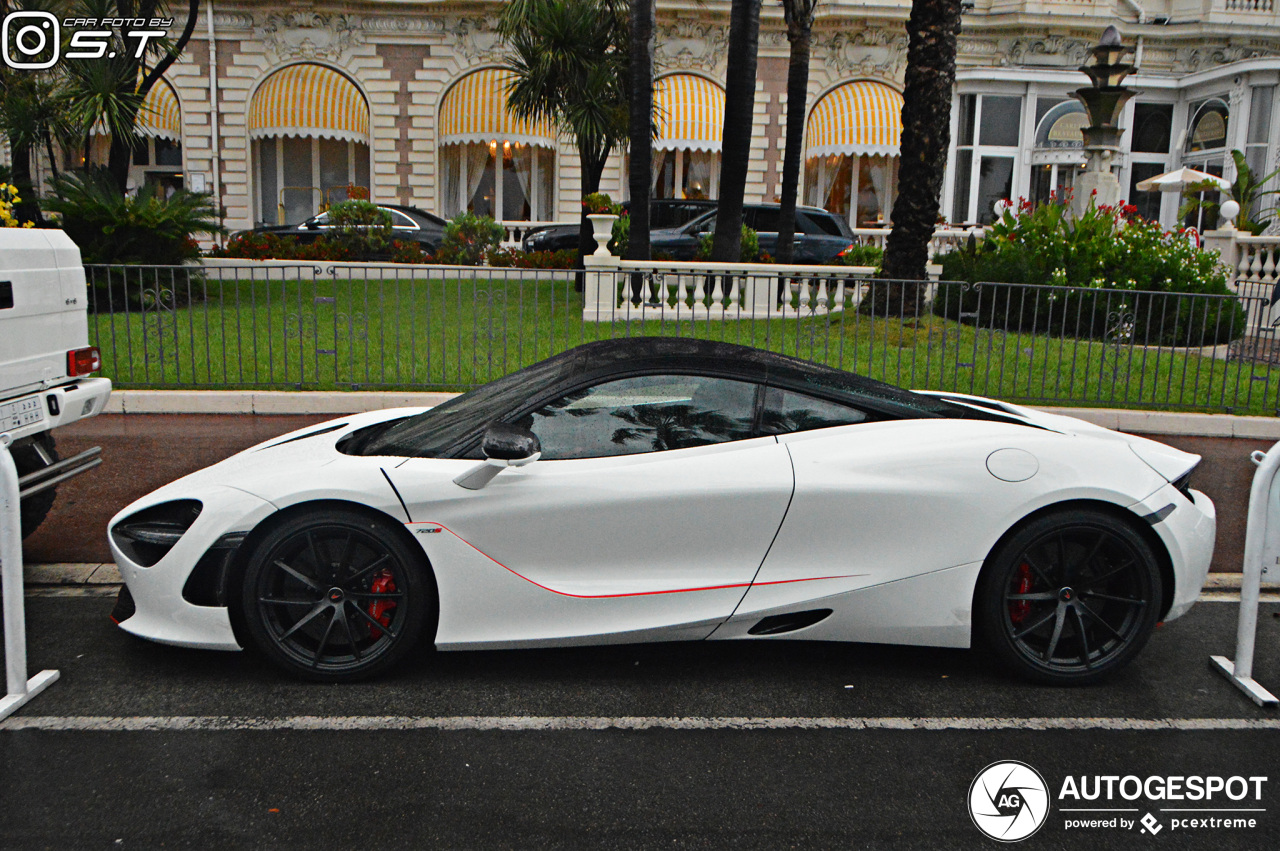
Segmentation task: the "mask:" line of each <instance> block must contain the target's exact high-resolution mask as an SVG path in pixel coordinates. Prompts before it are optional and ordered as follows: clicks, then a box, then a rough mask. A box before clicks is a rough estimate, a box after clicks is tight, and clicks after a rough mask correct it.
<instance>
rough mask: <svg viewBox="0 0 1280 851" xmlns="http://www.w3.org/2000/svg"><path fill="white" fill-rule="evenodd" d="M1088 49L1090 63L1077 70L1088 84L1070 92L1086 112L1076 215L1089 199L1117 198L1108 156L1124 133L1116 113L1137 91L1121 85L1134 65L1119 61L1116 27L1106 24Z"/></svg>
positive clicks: (1107, 200)
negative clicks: (1086, 123)
mask: <svg viewBox="0 0 1280 851" xmlns="http://www.w3.org/2000/svg"><path fill="white" fill-rule="evenodd" d="M1090 53H1092V54H1093V63H1092V64H1086V65H1081V66H1080V71H1081V73H1083V74H1085V75H1087V76H1088V77H1089V81H1090V83H1091V85H1089V86H1085V87H1084V88H1082V89H1076V90H1075V91H1074V92H1072V93H1071V94H1072V96H1073V97H1074V98H1075V99H1076V100H1078V101H1080V103H1082V104H1084V109H1085V112H1086V113H1087V114H1088V116H1089V126H1088V127H1085V128H1084V129H1083V130H1082V131H1081V133H1082V134H1083V135H1084V153H1085V166H1084V174H1083V175H1081V177H1080V180H1079V181H1077V183H1076V195H1075V212H1076V215H1081V214H1082V213H1084V211H1085V210H1087V209H1088V208H1089V203H1090V201H1091V200H1092V201H1093V202H1094V203H1096V204H1113V205H1114V204H1116V203H1118V202H1119V201H1120V181H1119V180H1118V179H1117V178H1116V176H1115V175H1114V174H1113V173H1112V172H1111V159H1112V158H1113V157H1114V156H1115V155H1117V154H1119V153H1120V136H1121V135H1122V134H1123V133H1124V130H1123V128H1121V127H1118V126H1117V123H1118V122H1119V120H1120V113H1121V111H1122V110H1123V109H1124V105H1125V104H1126V103H1128V101H1129V98H1131V97H1133V96H1134V95H1136V94H1137V92H1136V91H1134V90H1133V89H1130V88H1127V87H1125V86H1124V85H1122V83H1123V82H1124V78H1125V77H1127V76H1129V75H1130V74H1132V73H1133V72H1134V71H1136V70H1138V69H1137V67H1136V66H1134V65H1129V64H1127V63H1124V62H1121V59H1122V58H1123V56H1124V53H1125V47H1124V45H1123V44H1122V43H1121V41H1120V31H1119V30H1117V29H1116V28H1115V27H1107V28H1106V29H1105V30H1104V31H1103V33H1102V38H1101V39H1099V41H1098V44H1097V45H1096V46H1095V47H1094V48H1093V50H1091V51H1090Z"/></svg>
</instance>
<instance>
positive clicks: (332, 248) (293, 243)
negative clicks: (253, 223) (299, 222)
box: [209, 231, 351, 260]
mask: <svg viewBox="0 0 1280 851" xmlns="http://www.w3.org/2000/svg"><path fill="white" fill-rule="evenodd" d="M209 255H210V256H211V257H231V258H235V259H240V260H350V259H351V252H350V249H348V248H347V247H346V246H344V245H341V244H339V243H336V242H333V241H331V240H329V239H328V238H327V237H323V236H322V237H320V238H318V239H316V240H315V241H314V242H309V243H305V244H303V243H299V242H298V240H297V238H296V237H293V236H280V235H278V234H274V233H254V232H253V231H246V232H244V233H238V234H236V235H235V236H233V237H231V239H229V240H227V244H226V245H225V246H224V247H222V248H214V249H213V250H211V251H210V252H209Z"/></svg>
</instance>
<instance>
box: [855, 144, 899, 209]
mask: <svg viewBox="0 0 1280 851" xmlns="http://www.w3.org/2000/svg"><path fill="white" fill-rule="evenodd" d="M868 159H869V160H870V161H871V162H870V163H869V165H870V167H871V186H872V188H873V189H874V190H875V193H876V198H877V199H878V204H879V206H878V207H877V208H876V209H874V210H866V211H863V212H864V213H865V215H866V216H867V218H869V219H874V218H877V217H883V219H884V222H885V224H888V222H889V212H890V210H891V209H892V204H891V203H890V201H889V187H890V186H891V185H892V183H891V182H890V178H891V175H892V172H893V161H894V160H895V159H897V157H886V156H875V157H868Z"/></svg>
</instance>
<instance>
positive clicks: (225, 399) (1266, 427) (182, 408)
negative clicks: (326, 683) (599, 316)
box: [103, 390, 1280, 441]
mask: <svg viewBox="0 0 1280 851" xmlns="http://www.w3.org/2000/svg"><path fill="white" fill-rule="evenodd" d="M456 395H458V394H456V393H404V392H383V391H349V392H321V391H305V390H298V391H291V390H115V391H113V392H112V393H111V397H110V398H109V399H108V400H107V405H106V407H105V408H104V409H103V413H106V414H260V415H271V414H333V415H334V416H341V415H343V414H356V413H361V412H363V411H374V410H378V409H380V408H406V407H426V406H430V405H439V404H440V403H441V402H444V401H445V400H447V399H452V398H453V397H454V396H456ZM1036 410H1041V411H1045V412H1047V413H1051V414H1062V415H1064V416H1068V417H1077V418H1078V419H1082V420H1084V421H1086V422H1090V423H1093V424H1094V425H1100V426H1102V427H1104V428H1109V429H1114V430H1116V431H1123V432H1129V433H1138V434H1162V435H1182V436H1186V437H1239V438H1247V439H1250V440H1270V441H1280V417H1244V416H1237V415H1235V414H1184V413H1175V412H1171V411H1137V410H1129V409H1121V408H1063V407H1040V408H1036Z"/></svg>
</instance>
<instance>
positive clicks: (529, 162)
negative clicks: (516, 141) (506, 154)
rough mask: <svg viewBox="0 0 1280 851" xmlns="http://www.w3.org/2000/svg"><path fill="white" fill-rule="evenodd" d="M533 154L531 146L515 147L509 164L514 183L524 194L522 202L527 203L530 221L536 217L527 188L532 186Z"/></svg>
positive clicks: (531, 197)
mask: <svg viewBox="0 0 1280 851" xmlns="http://www.w3.org/2000/svg"><path fill="white" fill-rule="evenodd" d="M533 152H534V147H533V145H516V146H515V149H514V150H513V151H512V152H511V164H512V166H514V170H515V173H516V183H518V184H519V185H520V191H521V192H523V193H524V200H525V201H527V202H529V219H530V220H533V219H536V218H537V217H538V214H537V211H536V210H534V209H533V196H532V195H530V194H529V187H530V186H531V185H532V184H531V182H530V181H531V180H532V179H533ZM504 203H505V202H504Z"/></svg>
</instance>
